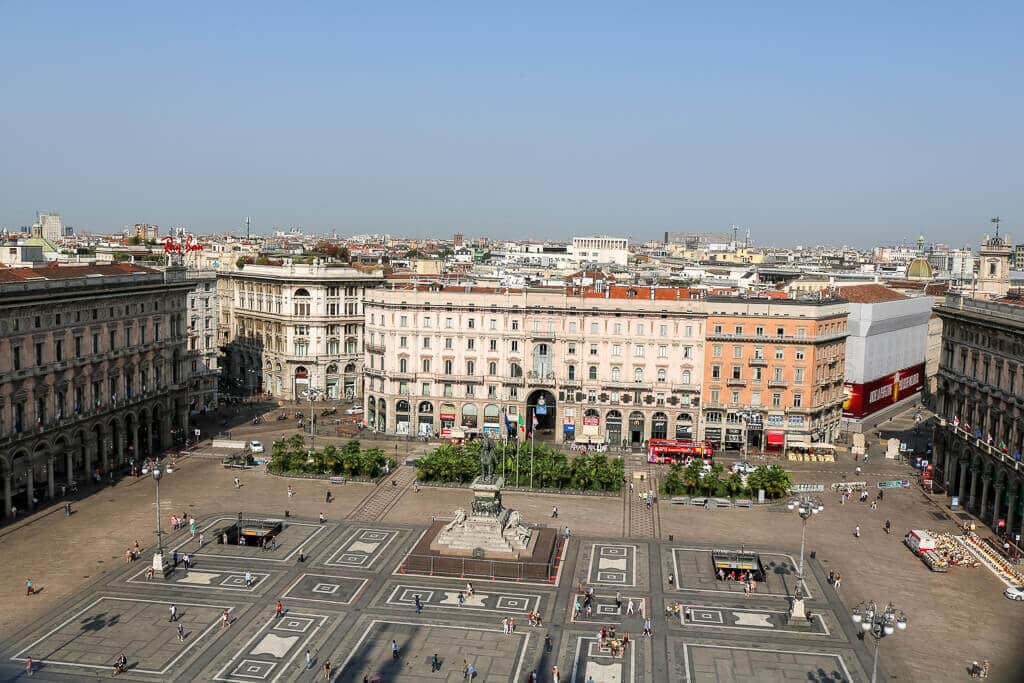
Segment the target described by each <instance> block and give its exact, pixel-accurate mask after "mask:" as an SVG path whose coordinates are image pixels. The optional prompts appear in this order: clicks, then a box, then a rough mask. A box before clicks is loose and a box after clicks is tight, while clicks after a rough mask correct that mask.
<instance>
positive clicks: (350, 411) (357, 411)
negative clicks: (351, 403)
mask: <svg viewBox="0 0 1024 683" xmlns="http://www.w3.org/2000/svg"><path fill="white" fill-rule="evenodd" d="M362 413H363V409H362V408H361V407H360V406H355V407H354V408H346V409H345V414H346V415H361V414H362Z"/></svg>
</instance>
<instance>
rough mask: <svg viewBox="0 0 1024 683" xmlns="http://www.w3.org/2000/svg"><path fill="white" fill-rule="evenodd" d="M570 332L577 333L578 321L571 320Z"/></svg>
mask: <svg viewBox="0 0 1024 683" xmlns="http://www.w3.org/2000/svg"><path fill="white" fill-rule="evenodd" d="M569 333H570V334H576V323H575V322H570V323H569Z"/></svg>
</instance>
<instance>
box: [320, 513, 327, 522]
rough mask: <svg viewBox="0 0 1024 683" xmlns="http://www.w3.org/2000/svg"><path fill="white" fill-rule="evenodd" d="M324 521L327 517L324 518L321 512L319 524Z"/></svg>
mask: <svg viewBox="0 0 1024 683" xmlns="http://www.w3.org/2000/svg"><path fill="white" fill-rule="evenodd" d="M326 521H327V517H325V516H324V513H322V512H321V513H320V523H321V524H323V523H324V522H326Z"/></svg>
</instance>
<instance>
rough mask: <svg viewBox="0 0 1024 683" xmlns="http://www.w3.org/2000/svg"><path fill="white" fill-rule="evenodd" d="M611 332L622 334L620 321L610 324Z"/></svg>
mask: <svg viewBox="0 0 1024 683" xmlns="http://www.w3.org/2000/svg"><path fill="white" fill-rule="evenodd" d="M612 333H613V334H622V323H615V324H614V325H612Z"/></svg>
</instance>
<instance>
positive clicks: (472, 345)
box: [466, 339, 476, 351]
mask: <svg viewBox="0 0 1024 683" xmlns="http://www.w3.org/2000/svg"><path fill="white" fill-rule="evenodd" d="M475 348H476V339H467V340H466V349H467V350H469V351H472V350H473V349H475Z"/></svg>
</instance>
